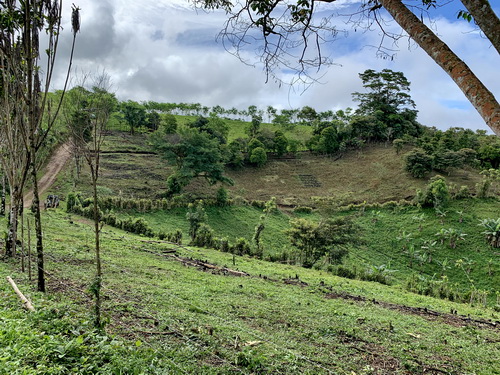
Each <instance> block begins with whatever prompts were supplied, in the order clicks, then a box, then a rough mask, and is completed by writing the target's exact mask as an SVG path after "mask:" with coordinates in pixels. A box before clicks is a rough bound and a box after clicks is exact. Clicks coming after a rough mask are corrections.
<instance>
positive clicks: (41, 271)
mask: <svg viewBox="0 0 500 375" xmlns="http://www.w3.org/2000/svg"><path fill="white" fill-rule="evenodd" d="M31 146H32V147H31V149H32V153H33V155H35V152H34V145H33V144H32V145H31ZM30 169H31V180H32V183H33V202H32V203H31V211H32V212H33V215H34V217H35V236H36V259H37V261H36V264H37V274H38V282H37V289H38V291H39V292H45V268H44V267H45V266H44V254H43V233H42V216H41V213H40V196H39V194H38V178H37V176H36V171H37V168H36V161H35V158H32V160H31V167H30Z"/></svg>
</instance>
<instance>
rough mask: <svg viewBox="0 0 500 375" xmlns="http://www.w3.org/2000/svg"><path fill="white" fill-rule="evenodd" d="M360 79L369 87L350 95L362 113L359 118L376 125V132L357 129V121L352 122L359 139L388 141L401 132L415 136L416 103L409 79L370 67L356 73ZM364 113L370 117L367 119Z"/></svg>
mask: <svg viewBox="0 0 500 375" xmlns="http://www.w3.org/2000/svg"><path fill="white" fill-rule="evenodd" d="M359 77H360V78H361V80H362V81H363V87H365V89H367V90H368V92H365V93H359V92H355V93H353V94H352V96H353V98H354V100H355V101H359V102H360V104H359V108H358V109H357V111H356V113H357V114H359V115H361V117H358V119H361V120H362V119H366V120H364V121H365V122H366V121H367V122H368V124H369V125H371V124H377V125H376V126H375V127H377V130H376V131H373V128H375V127H370V128H371V129H370V130H366V131H367V134H364V133H365V132H364V131H360V128H359V126H358V125H359V124H360V123H362V122H363V120H362V121H358V122H354V123H353V124H352V125H353V130H355V131H356V130H357V131H358V132H359V133H360V134H358V135H359V136H361V137H362V138H366V139H373V140H377V141H381V140H383V139H384V138H387V140H388V141H390V140H392V139H394V138H398V137H402V136H403V135H404V134H409V135H411V136H414V137H415V136H418V135H419V133H420V130H421V126H420V125H419V124H418V123H417V122H416V121H415V120H416V118H417V111H415V110H414V109H413V108H415V103H414V102H413V100H412V99H411V97H410V94H409V92H410V82H409V81H408V80H407V79H406V77H405V76H404V74H403V73H401V72H394V71H392V70H390V69H383V70H382V71H381V72H376V71H374V70H372V69H368V70H365V71H364V72H363V73H361V74H359ZM364 116H369V117H368V118H366V117H364Z"/></svg>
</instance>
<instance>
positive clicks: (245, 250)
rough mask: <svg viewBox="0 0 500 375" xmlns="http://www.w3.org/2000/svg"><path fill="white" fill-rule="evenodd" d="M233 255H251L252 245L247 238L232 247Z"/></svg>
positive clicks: (237, 241) (241, 239) (238, 240)
mask: <svg viewBox="0 0 500 375" xmlns="http://www.w3.org/2000/svg"><path fill="white" fill-rule="evenodd" d="M231 253H233V254H236V255H248V254H250V253H251V248H250V243H249V242H248V241H247V239H246V238H238V239H237V240H236V243H235V244H234V245H233V246H232V247H231Z"/></svg>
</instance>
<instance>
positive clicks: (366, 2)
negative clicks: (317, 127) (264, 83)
mask: <svg viewBox="0 0 500 375" xmlns="http://www.w3.org/2000/svg"><path fill="white" fill-rule="evenodd" d="M193 1H194V2H195V4H197V5H199V6H203V7H205V8H208V9H216V8H222V9H224V10H226V12H227V14H228V20H227V21H226V23H225V26H224V28H223V30H222V32H221V38H222V39H223V41H224V43H225V44H226V47H227V49H229V50H231V51H232V52H233V53H234V54H235V55H237V56H238V57H240V58H241V59H242V60H243V56H244V55H243V53H242V52H243V51H242V49H243V48H245V47H246V46H247V45H248V44H251V43H252V41H255V40H256V39H257V38H256V37H257V34H256V33H255V32H253V29H257V30H259V32H260V34H261V42H262V43H261V44H260V45H259V51H260V54H261V55H260V58H261V61H262V62H263V63H264V65H265V70H266V72H267V73H268V75H269V74H273V72H274V71H276V70H277V69H280V68H282V67H285V68H286V69H294V70H296V71H298V73H299V78H302V77H304V76H307V75H308V72H309V70H310V69H311V68H318V67H321V66H322V65H324V64H329V63H331V61H330V60H329V59H328V58H327V57H325V56H324V55H323V54H322V53H321V46H322V44H324V43H325V42H328V41H332V40H334V39H335V38H336V36H337V34H338V30H337V29H336V27H335V26H334V25H333V23H332V22H331V20H330V19H331V17H332V16H334V9H333V8H332V10H331V13H330V14H327V13H328V12H327V11H326V10H325V9H324V7H323V9H321V13H322V14H321V15H318V16H316V8H317V6H318V4H320V3H335V0H300V1H289V0H262V1H253V0H245V1H240V2H234V3H233V2H231V1H228V0H193ZM461 2H462V4H463V5H464V6H465V7H466V9H467V15H470V18H471V19H472V18H473V19H474V21H475V23H476V25H477V26H478V27H479V28H480V29H481V31H482V32H483V33H484V35H485V36H486V37H487V38H488V39H489V41H490V42H491V43H492V44H493V46H494V47H495V48H496V49H497V51H498V50H500V37H499V34H500V32H499V30H500V20H499V18H498V16H497V15H496V14H495V13H494V12H493V10H492V9H491V6H490V2H489V1H488V0H461ZM438 5H439V4H438V0H416V1H414V2H413V3H409V2H408V1H405V2H404V1H403V0H361V1H360V9H359V12H357V13H356V14H357V15H358V16H360V15H361V17H363V16H364V17H366V18H365V19H366V20H367V22H366V25H368V26H367V27H368V28H371V27H370V26H372V25H373V24H378V25H380V26H381V25H384V14H383V12H382V11H383V10H385V11H387V13H389V15H390V16H391V17H392V18H393V19H394V20H395V21H396V22H397V23H398V24H399V25H400V26H401V28H402V29H403V30H404V31H406V33H407V34H408V35H409V37H410V38H412V39H413V40H414V41H415V42H416V43H417V44H418V45H419V46H420V47H421V48H422V49H423V50H424V51H425V52H426V53H427V54H428V55H429V56H430V57H431V58H432V59H433V60H434V61H435V62H436V64H438V65H439V66H440V67H441V68H442V69H443V70H444V71H445V72H446V73H447V74H448V75H449V76H450V77H451V78H452V79H453V81H454V82H455V83H456V84H457V86H458V87H459V88H460V89H461V90H462V92H463V93H464V94H465V96H466V97H467V99H468V100H469V101H470V102H471V103H472V105H473V106H474V107H475V108H476V110H477V111H478V112H479V114H480V115H481V116H482V118H483V119H484V121H485V123H486V124H487V125H488V126H489V127H490V128H491V129H492V130H493V131H494V132H495V133H496V134H497V135H500V105H499V103H498V101H497V99H496V98H495V96H494V95H493V94H492V93H491V92H490V91H489V90H488V88H487V87H486V86H485V85H484V84H483V83H482V82H481V81H480V80H479V78H478V77H477V76H476V75H475V74H474V72H473V71H472V70H471V69H470V68H469V67H468V66H467V65H466V64H465V63H464V62H463V61H462V60H461V59H460V57H459V56H457V55H456V54H455V53H454V52H453V51H452V50H451V49H450V48H449V47H448V46H447V45H446V43H444V42H443V40H441V39H440V38H439V37H438V36H437V35H436V33H434V32H433V31H432V30H431V29H430V28H429V27H427V26H426V25H425V24H424V22H423V18H419V17H417V16H416V15H415V13H414V12H413V11H424V12H425V11H427V10H429V9H430V8H431V7H436V6H438ZM325 14H327V15H326V16H324V15H325ZM361 23H362V21H361ZM357 26H358V27H359V22H358V23H357ZM383 35H384V37H386V36H391V34H390V33H389V32H387V31H386V30H383ZM392 36H394V37H395V38H397V37H398V36H400V35H399V34H398V36H396V35H392ZM311 50H312V51H311Z"/></svg>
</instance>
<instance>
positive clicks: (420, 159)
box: [405, 149, 432, 178]
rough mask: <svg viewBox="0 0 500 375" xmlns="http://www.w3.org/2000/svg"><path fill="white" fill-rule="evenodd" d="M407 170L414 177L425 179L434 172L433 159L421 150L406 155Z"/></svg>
mask: <svg viewBox="0 0 500 375" xmlns="http://www.w3.org/2000/svg"><path fill="white" fill-rule="evenodd" d="M405 170H406V171H407V172H408V173H410V175H412V176H413V177H416V178H423V177H425V176H426V175H427V174H428V173H429V172H431V171H432V157H431V156H429V155H427V153H426V152H425V151H423V150H421V149H415V150H413V151H410V152H409V153H407V154H406V155H405Z"/></svg>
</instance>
